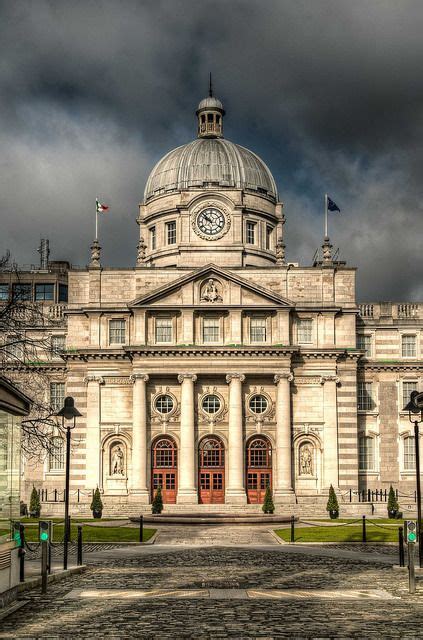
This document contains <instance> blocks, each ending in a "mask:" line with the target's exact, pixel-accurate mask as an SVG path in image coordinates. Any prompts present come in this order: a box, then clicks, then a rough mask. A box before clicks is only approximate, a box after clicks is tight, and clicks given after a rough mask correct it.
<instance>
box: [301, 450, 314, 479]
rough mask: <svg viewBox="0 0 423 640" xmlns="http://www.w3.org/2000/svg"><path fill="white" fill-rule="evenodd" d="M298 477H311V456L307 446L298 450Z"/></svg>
mask: <svg viewBox="0 0 423 640" xmlns="http://www.w3.org/2000/svg"><path fill="white" fill-rule="evenodd" d="M300 475H301V476H312V475H313V455H312V452H311V449H310V447H309V445H308V444H305V445H303V446H302V447H301V449H300Z"/></svg>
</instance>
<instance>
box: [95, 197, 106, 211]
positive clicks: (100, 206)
mask: <svg viewBox="0 0 423 640" xmlns="http://www.w3.org/2000/svg"><path fill="white" fill-rule="evenodd" d="M108 208H109V207H108V206H107V205H106V204H101V202H100V201H99V199H98V198H96V199H95V209H96V211H97V213H104V212H105V211H107V210H108Z"/></svg>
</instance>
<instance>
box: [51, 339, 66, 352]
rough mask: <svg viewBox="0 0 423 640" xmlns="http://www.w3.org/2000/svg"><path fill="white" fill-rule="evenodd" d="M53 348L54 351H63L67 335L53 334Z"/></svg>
mask: <svg viewBox="0 0 423 640" xmlns="http://www.w3.org/2000/svg"><path fill="white" fill-rule="evenodd" d="M51 350H52V352H53V353H58V354H60V353H63V352H64V350H65V336H51Z"/></svg>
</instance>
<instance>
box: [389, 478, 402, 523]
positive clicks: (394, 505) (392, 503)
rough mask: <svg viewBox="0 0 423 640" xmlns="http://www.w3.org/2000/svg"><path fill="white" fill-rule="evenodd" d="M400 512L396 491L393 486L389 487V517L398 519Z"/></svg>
mask: <svg viewBox="0 0 423 640" xmlns="http://www.w3.org/2000/svg"><path fill="white" fill-rule="evenodd" d="M398 511H399V504H398V500H397V498H396V495H395V491H394V489H393V487H392V485H391V486H390V487H389V496H388V517H389V518H396V517H397V513H398Z"/></svg>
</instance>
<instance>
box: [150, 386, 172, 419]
mask: <svg viewBox="0 0 423 640" xmlns="http://www.w3.org/2000/svg"><path fill="white" fill-rule="evenodd" d="M160 396H170V397H171V398H172V400H173V407H172V409H171V410H170V411H169V412H168V413H161V412H160V411H159V410H158V409H157V406H156V402H157V399H158V398H159V397H160ZM177 410H178V400H177V398H176V396H175V394H174V393H172V392H171V391H169V389H167V388H166V389H160V391H157V393H155V394H154V395H153V397H152V398H151V411H152V413H153V414H154V415H156V416H158V417H159V418H160V419H161V420H162V421H163V422H167V421H168V420H169V418H171V417H172V416H173V415H174V414H175V413H176V411H177Z"/></svg>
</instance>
